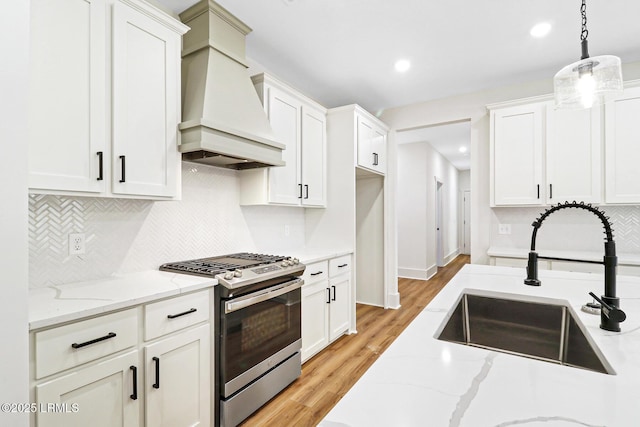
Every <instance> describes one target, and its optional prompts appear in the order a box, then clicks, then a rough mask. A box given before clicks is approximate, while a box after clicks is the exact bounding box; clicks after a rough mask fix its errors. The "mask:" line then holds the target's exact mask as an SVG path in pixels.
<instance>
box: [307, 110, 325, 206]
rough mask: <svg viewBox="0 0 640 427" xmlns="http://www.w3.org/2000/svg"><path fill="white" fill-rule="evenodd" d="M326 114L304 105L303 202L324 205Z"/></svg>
mask: <svg viewBox="0 0 640 427" xmlns="http://www.w3.org/2000/svg"><path fill="white" fill-rule="evenodd" d="M325 129H326V118H325V115H324V114H323V113H322V112H320V111H316V110H314V109H312V108H308V107H306V106H303V107H302V181H301V182H302V186H303V196H302V204H303V205H305V206H324V205H325V204H326V202H327V199H326V185H325V182H326V179H325V171H326V169H327V165H326V162H327V155H326V135H325Z"/></svg>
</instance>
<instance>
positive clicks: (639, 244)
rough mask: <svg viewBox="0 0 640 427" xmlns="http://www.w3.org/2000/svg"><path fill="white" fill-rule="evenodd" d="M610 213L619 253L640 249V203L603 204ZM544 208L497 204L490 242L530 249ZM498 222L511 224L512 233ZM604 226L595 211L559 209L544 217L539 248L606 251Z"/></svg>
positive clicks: (500, 245)
mask: <svg viewBox="0 0 640 427" xmlns="http://www.w3.org/2000/svg"><path fill="white" fill-rule="evenodd" d="M600 209H601V210H603V211H604V212H605V214H606V215H607V216H609V217H610V222H611V223H612V227H613V229H614V233H613V236H614V240H615V242H616V247H617V251H618V253H625V254H639V253H640V206H602V207H600ZM542 212H544V208H541V207H538V208H531V207H527V208H494V209H493V214H494V216H493V218H492V222H491V246H495V247H501V248H518V249H528V248H529V247H530V245H531V232H532V231H533V227H532V225H531V224H532V223H533V221H534V220H535V219H536V218H538V217H539V216H540V214H541V213H542ZM498 224H511V234H510V235H501V234H499V233H498ZM604 237H605V235H604V229H603V227H602V224H601V223H600V220H599V219H598V218H596V216H595V215H593V214H591V213H589V212H587V211H584V210H578V209H565V210H560V211H557V212H555V213H553V214H552V215H550V216H549V217H548V218H547V219H545V220H544V222H543V223H542V226H541V227H540V230H539V231H538V236H537V239H536V249H539V250H545V249H547V250H579V251H596V252H599V251H603V250H604V249H603V242H604Z"/></svg>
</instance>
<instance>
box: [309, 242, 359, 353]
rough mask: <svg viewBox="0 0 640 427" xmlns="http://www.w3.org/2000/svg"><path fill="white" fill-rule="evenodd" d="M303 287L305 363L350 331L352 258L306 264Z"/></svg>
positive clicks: (347, 256)
mask: <svg viewBox="0 0 640 427" xmlns="http://www.w3.org/2000/svg"><path fill="white" fill-rule="evenodd" d="M303 278H304V281H305V284H304V286H303V287H302V361H303V362H304V361H306V360H308V359H309V358H311V357H312V356H313V355H315V354H316V353H318V352H319V351H321V350H322V349H323V348H325V347H326V346H327V345H329V343H331V342H332V341H334V340H335V339H337V338H339V337H340V336H342V335H344V334H345V333H347V332H348V331H349V327H350V318H351V317H350V315H351V305H352V302H351V301H352V298H351V293H352V289H351V287H352V286H351V284H352V281H351V255H345V256H341V257H337V258H332V259H330V260H328V261H320V262H316V263H313V264H309V265H307V268H306V270H305V273H304V277H303Z"/></svg>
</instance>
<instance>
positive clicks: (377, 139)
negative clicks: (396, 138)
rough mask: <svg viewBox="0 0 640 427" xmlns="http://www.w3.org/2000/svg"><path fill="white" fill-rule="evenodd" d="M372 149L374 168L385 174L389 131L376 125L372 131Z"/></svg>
mask: <svg viewBox="0 0 640 427" xmlns="http://www.w3.org/2000/svg"><path fill="white" fill-rule="evenodd" d="M371 151H372V153H373V158H374V164H373V169H375V170H376V171H378V172H380V173H382V174H384V173H386V172H387V133H386V132H385V131H383V130H382V129H380V128H378V127H374V128H373V129H372V133H371Z"/></svg>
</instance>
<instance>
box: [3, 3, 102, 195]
mask: <svg viewBox="0 0 640 427" xmlns="http://www.w3.org/2000/svg"><path fill="white" fill-rule="evenodd" d="M105 34H106V6H105V2H104V0H59V1H51V0H32V1H31V30H30V58H31V66H30V75H29V95H28V96H29V143H28V146H29V188H31V189H36V190H38V189H48V190H68V191H83V192H92V193H93V192H95V193H99V192H102V191H104V189H105V184H104V182H105V181H104V180H103V179H102V180H101V179H100V178H101V177H104V174H101V172H100V170H99V166H100V157H101V156H105V155H107V153H105V124H106V114H105V113H106V80H105V79H106V77H105V70H106V44H105V37H106V36H105ZM5 60H9V59H8V58H7V59H5ZM14 143H17V142H15V141H14ZM103 172H104V171H103Z"/></svg>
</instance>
